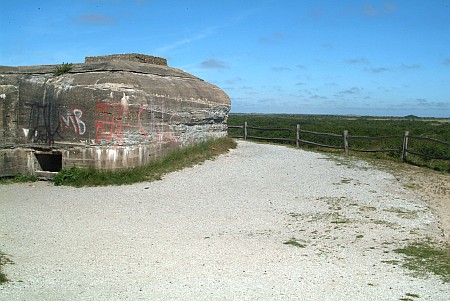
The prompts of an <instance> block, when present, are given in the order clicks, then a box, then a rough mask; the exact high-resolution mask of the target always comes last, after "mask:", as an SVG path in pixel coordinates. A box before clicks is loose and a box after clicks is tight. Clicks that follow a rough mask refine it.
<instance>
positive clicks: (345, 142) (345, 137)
mask: <svg viewBox="0 0 450 301" xmlns="http://www.w3.org/2000/svg"><path fill="white" fill-rule="evenodd" d="M228 128H229V129H242V130H243V135H242V136H233V138H243V139H244V140H247V139H255V140H266V141H283V142H290V143H295V144H296V146H297V147H300V146H301V145H302V144H309V145H314V146H319V147H326V148H333V149H342V150H343V151H344V152H345V154H346V155H348V154H349V152H350V151H354V152H366V153H375V152H379V153H383V152H397V151H399V148H396V149H393V148H385V149H358V148H352V147H350V146H351V144H350V143H349V141H350V140H351V139H355V140H356V139H367V140H385V139H395V138H396V139H402V140H403V145H402V148H401V150H402V151H401V158H402V160H403V161H406V160H407V156H408V154H413V155H416V156H421V157H426V158H427V159H438V160H448V161H449V166H448V171H449V172H450V156H432V155H426V154H422V153H419V152H416V151H414V149H412V148H410V147H408V145H409V141H410V140H412V139H415V140H422V141H432V142H435V143H438V144H442V145H445V146H448V147H450V143H449V142H445V141H440V140H438V139H433V138H427V137H418V136H413V135H410V134H409V131H406V132H405V133H404V134H403V135H393V136H378V137H371V136H354V135H349V133H348V131H347V130H345V131H344V132H343V133H342V134H332V133H322V132H314V131H308V130H302V129H301V128H300V125H299V124H297V127H296V128H295V129H290V128H261V127H252V126H249V125H248V124H247V122H245V123H244V125H243V126H228ZM249 130H259V131H288V132H291V133H295V137H296V138H295V139H294V138H270V137H258V136H252V135H249ZM303 133H306V134H312V135H322V136H330V137H338V138H341V139H342V145H339V146H336V145H327V144H322V143H317V142H313V141H308V140H304V139H302V134H303Z"/></svg>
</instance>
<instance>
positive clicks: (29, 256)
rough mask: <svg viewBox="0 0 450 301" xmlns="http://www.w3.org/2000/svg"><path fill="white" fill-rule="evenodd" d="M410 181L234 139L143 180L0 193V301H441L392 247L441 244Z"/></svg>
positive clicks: (446, 290)
mask: <svg viewBox="0 0 450 301" xmlns="http://www.w3.org/2000/svg"><path fill="white" fill-rule="evenodd" d="M435 176H436V177H438V178H439V175H438V174H435ZM418 177H419V176H417V178H415V179H416V180H417V179H419V178H418ZM416 180H414V179H410V180H408V179H407V178H405V177H404V176H401V175H400V174H397V173H396V174H395V176H394V175H393V174H392V173H388V172H386V171H384V170H380V169H379V168H375V167H373V166H371V165H369V164H368V163H365V162H361V161H355V160H353V159H346V160H336V159H332V158H330V157H328V156H326V155H323V154H317V153H312V152H305V151H302V150H298V149H292V148H286V147H282V146H274V145H264V144H255V143H249V142H239V145H238V148H237V149H236V150H232V151H231V152H230V153H229V154H227V155H224V156H221V157H219V158H218V159H216V160H214V161H208V162H205V163H204V164H202V165H198V166H195V167H193V168H188V169H185V170H183V171H180V172H176V173H172V174H169V175H167V176H165V177H164V179H163V180H162V181H157V182H152V183H141V184H136V185H129V186H121V187H99V188H81V189H77V188H71V187H55V186H52V185H51V184H50V183H47V182H39V183H33V184H14V185H6V186H0V250H1V251H2V252H4V253H6V254H8V255H9V256H10V259H12V260H13V261H14V264H12V265H6V266H5V272H6V273H7V275H8V276H9V278H10V279H11V280H12V281H11V282H9V283H7V284H5V285H2V286H0V300H401V299H402V298H411V297H410V296H416V295H418V296H419V297H418V299H417V300H448V296H449V295H450V285H449V284H448V283H447V284H445V283H442V281H441V280H440V279H439V278H437V277H436V276H434V275H429V276H428V277H426V278H418V277H415V276H414V275H412V274H410V272H409V271H408V270H406V269H404V268H402V267H401V266H400V265H399V264H398V262H401V260H402V256H401V255H399V254H396V253H395V252H393V250H394V249H396V248H399V247H402V246H405V245H406V244H408V243H410V242H412V241H416V240H422V239H424V238H426V237H429V238H432V239H436V240H442V239H443V233H444V232H443V229H444V228H445V227H444V226H443V225H444V224H445V223H443V222H442V217H445V214H442V213H440V215H438V214H437V213H439V212H440V211H443V210H444V208H448V207H446V206H448V204H447V203H445V201H437V200H436V199H434V203H433V202H430V200H433V197H432V196H433V195H432V194H431V192H432V193H436V195H442V193H441V194H440V193H439V191H438V190H439V189H440V188H438V187H441V186H440V185H438V186H436V188H429V187H428V186H427V185H425V183H423V182H422V181H419V182H417V183H420V185H417V184H414V183H416V182H415V181H416ZM442 181H443V183H447V184H448V177H446V176H445V175H444V177H443V178H442ZM433 183H434V182H433ZM405 184H406V186H407V187H411V189H409V188H405ZM447 184H445V185H447ZM427 187H428V188H427ZM446 187H448V186H446ZM420 188H422V189H420ZM427 189H431V192H429V193H428V194H426V193H425V190H427ZM445 189H447V188H445ZM446 193H448V189H447V190H446ZM422 195H427V196H428V197H423V196H422ZM446 195H447V194H444V199H443V200H445V196H446ZM441 200H442V198H441ZM447 201H448V199H447ZM437 204H440V205H439V206H441V207H437ZM439 208H440V209H439ZM288 241H291V242H292V241H295V242H296V243H297V246H294V245H292V244H286V242H288ZM396 263H397V264H396ZM414 298H417V297H414Z"/></svg>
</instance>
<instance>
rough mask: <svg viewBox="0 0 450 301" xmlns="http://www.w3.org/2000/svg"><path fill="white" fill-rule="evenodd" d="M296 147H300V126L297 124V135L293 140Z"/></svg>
mask: <svg viewBox="0 0 450 301" xmlns="http://www.w3.org/2000/svg"><path fill="white" fill-rule="evenodd" d="M295 141H296V145H297V147H300V124H297V135H296V138H295Z"/></svg>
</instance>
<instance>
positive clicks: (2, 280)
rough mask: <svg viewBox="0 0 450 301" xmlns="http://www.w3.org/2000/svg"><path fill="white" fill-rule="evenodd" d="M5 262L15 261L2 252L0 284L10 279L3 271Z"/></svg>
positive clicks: (11, 262)
mask: <svg viewBox="0 0 450 301" xmlns="http://www.w3.org/2000/svg"><path fill="white" fill-rule="evenodd" d="M5 264H13V261H12V260H11V259H9V258H8V256H7V255H6V254H4V253H2V252H0V284H3V283H5V282H8V281H9V279H8V278H7V277H6V274H5V273H3V266H4V265H5Z"/></svg>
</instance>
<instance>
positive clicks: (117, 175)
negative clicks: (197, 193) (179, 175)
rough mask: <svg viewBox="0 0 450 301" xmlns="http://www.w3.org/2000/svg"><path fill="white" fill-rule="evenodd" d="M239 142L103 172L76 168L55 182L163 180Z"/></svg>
mask: <svg viewBox="0 0 450 301" xmlns="http://www.w3.org/2000/svg"><path fill="white" fill-rule="evenodd" d="M235 147H236V142H235V141H234V140H233V139H230V138H227V137H226V138H220V139H216V140H209V141H205V142H201V143H198V144H196V145H193V146H190V147H186V148H181V149H178V150H175V151H173V152H172V153H170V154H169V155H167V156H166V157H164V158H162V159H160V160H155V161H152V162H150V163H149V164H148V165H145V166H139V167H135V168H130V169H123V170H119V171H101V170H96V169H94V168H78V167H72V168H70V169H64V170H62V171H61V172H59V173H58V174H57V175H56V176H55V177H54V178H53V181H54V183H55V185H69V186H75V187H82V186H102V185H125V184H132V183H137V182H144V181H154V180H160V179H161V177H162V176H163V175H164V174H167V173H169V172H173V171H177V170H180V169H183V168H185V167H190V166H193V165H195V164H199V163H202V162H204V161H206V160H209V159H212V158H214V157H216V156H218V155H220V154H223V153H226V152H227V151H228V150H229V149H231V148H235Z"/></svg>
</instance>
